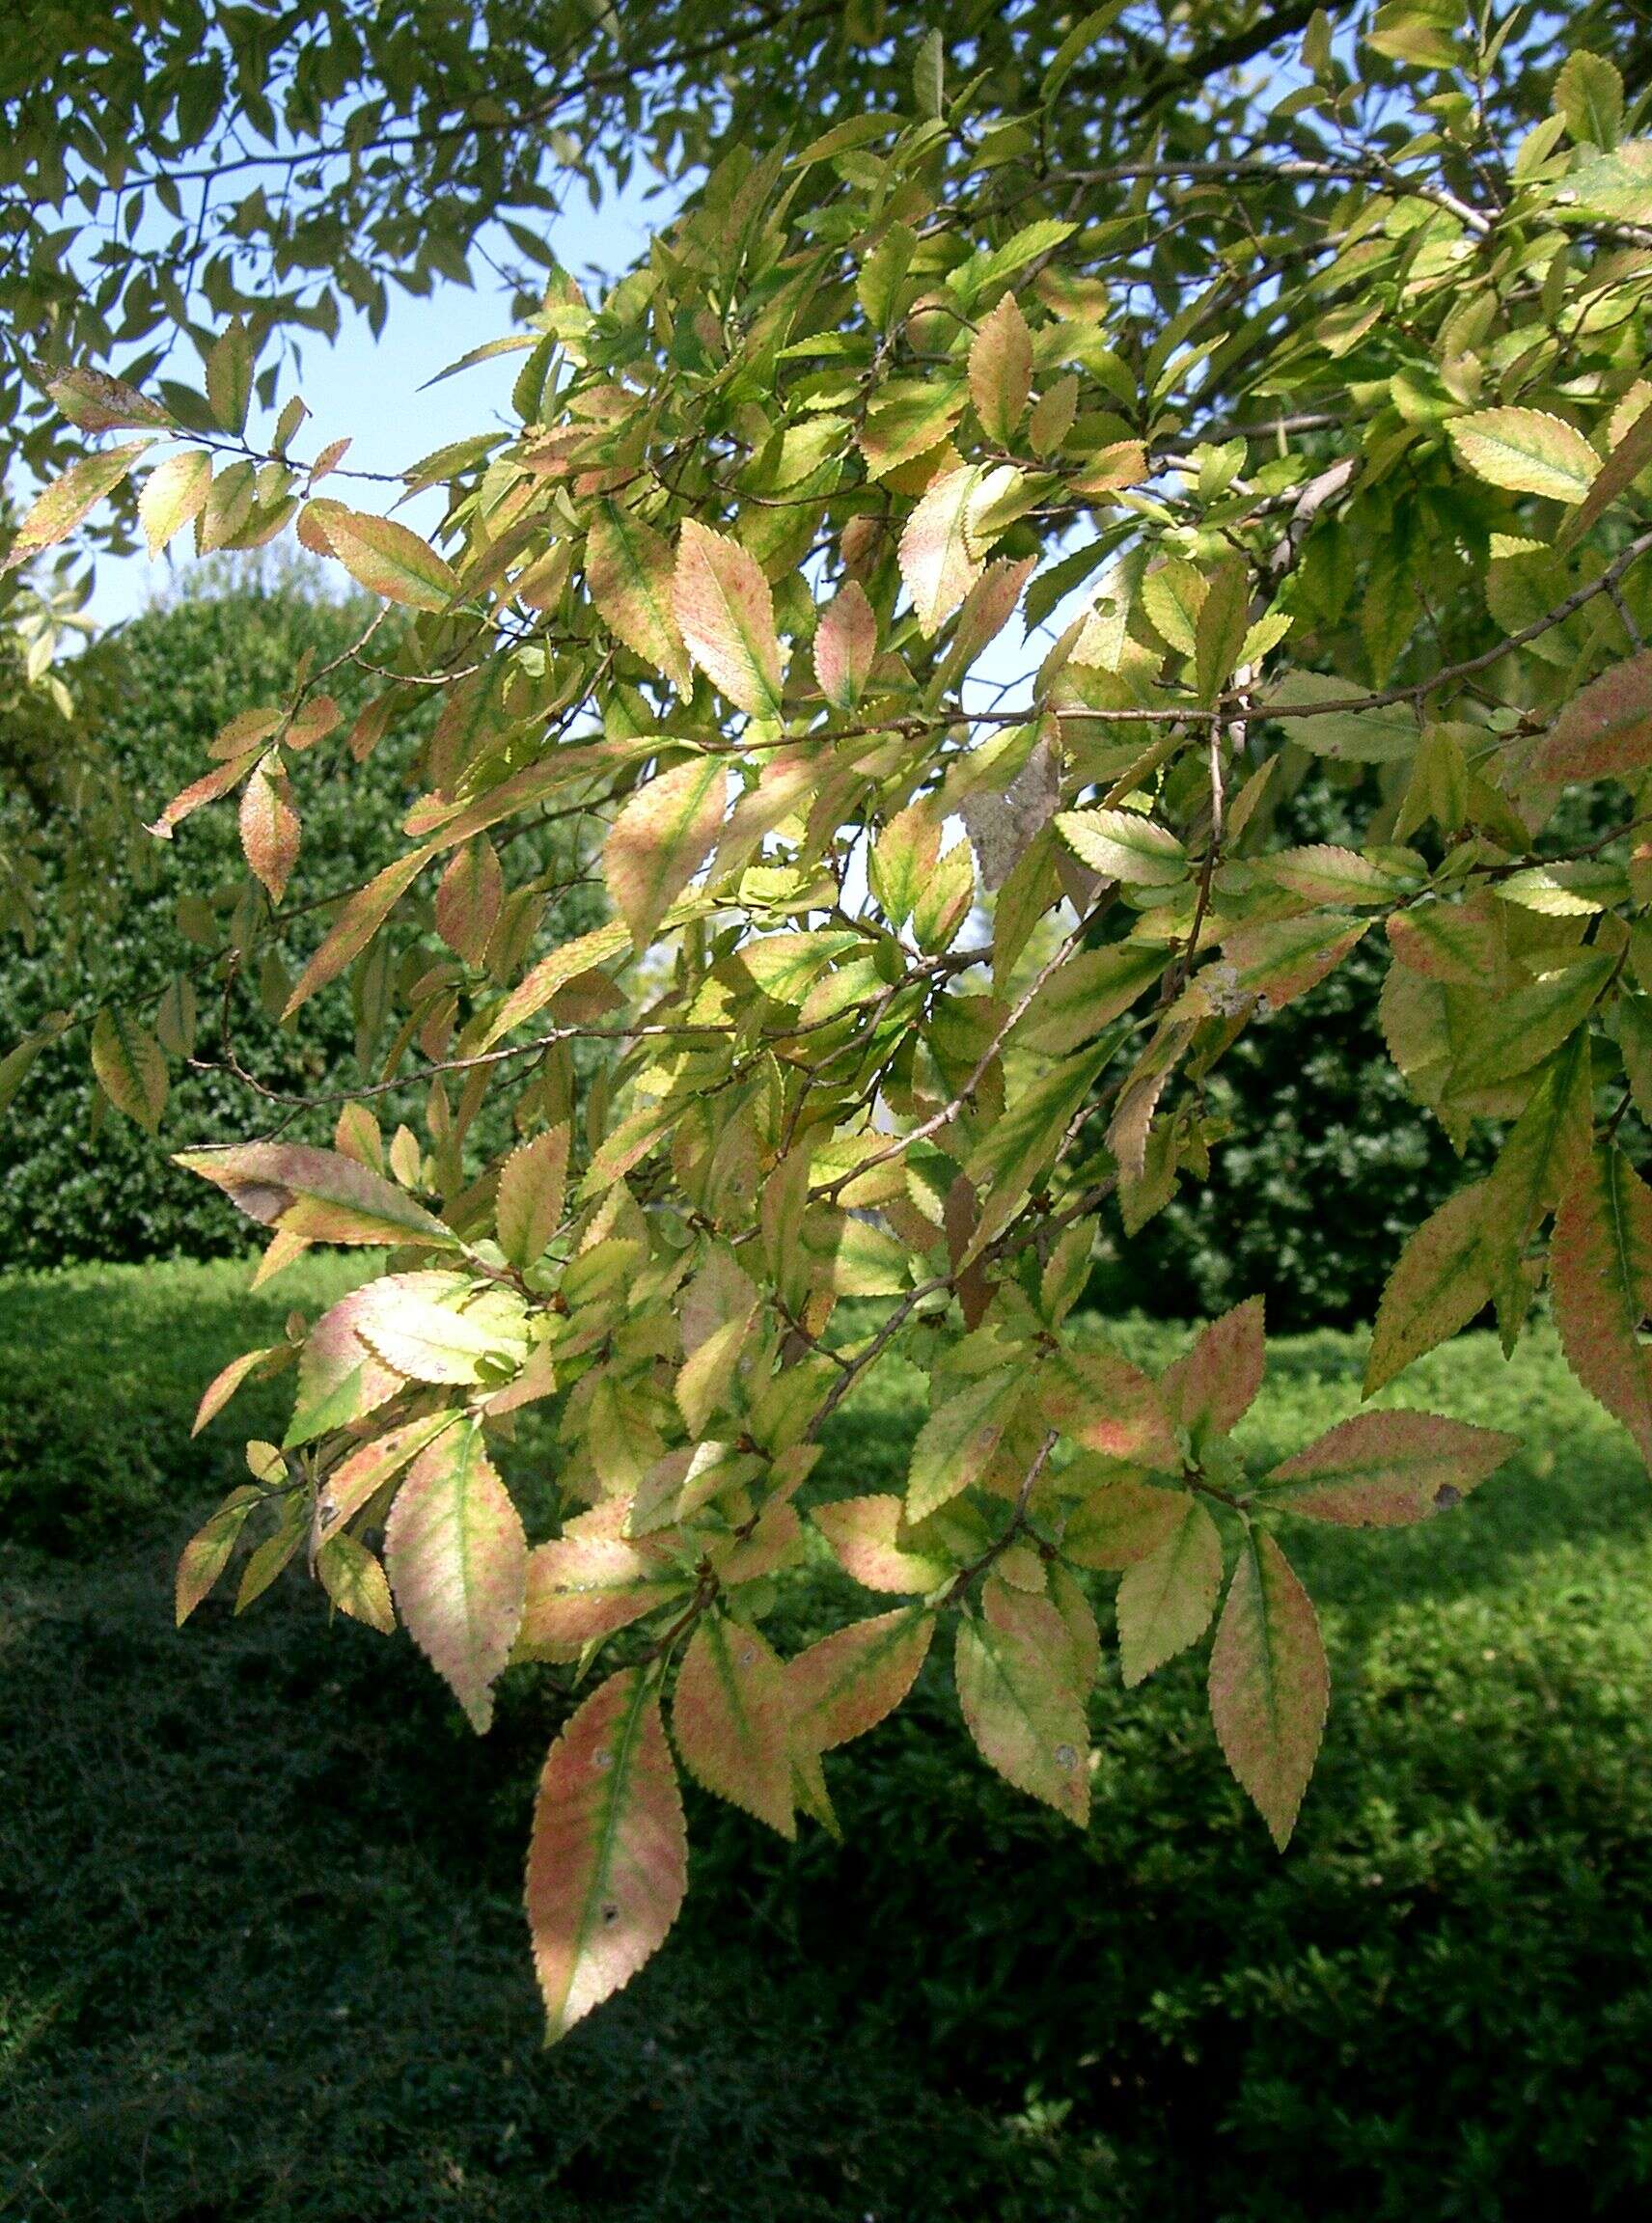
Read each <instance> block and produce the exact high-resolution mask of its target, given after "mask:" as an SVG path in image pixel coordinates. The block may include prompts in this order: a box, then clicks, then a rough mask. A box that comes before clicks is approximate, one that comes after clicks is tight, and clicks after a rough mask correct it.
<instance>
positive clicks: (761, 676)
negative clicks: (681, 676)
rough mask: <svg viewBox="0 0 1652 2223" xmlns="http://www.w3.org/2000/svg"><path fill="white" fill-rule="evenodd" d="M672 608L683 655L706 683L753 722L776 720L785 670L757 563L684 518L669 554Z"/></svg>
mask: <svg viewBox="0 0 1652 2223" xmlns="http://www.w3.org/2000/svg"><path fill="white" fill-rule="evenodd" d="M672 608H673V611H674V612H675V617H676V621H677V624H678V626H679V627H680V629H681V632H682V637H683V640H684V641H685V643H686V644H687V645H688V652H689V654H690V655H691V656H692V657H693V658H694V661H695V662H696V663H697V664H698V665H699V666H700V669H701V670H702V672H704V673H705V675H706V677H707V678H708V679H709V680H710V681H711V684H712V685H713V686H714V687H716V688H717V689H718V690H719V691H720V692H721V693H723V694H724V695H727V696H728V698H729V700H730V702H732V703H733V704H734V705H735V707H736V708H737V709H741V710H746V711H749V712H750V713H751V715H752V716H753V717H754V718H774V717H778V715H779V714H780V705H781V692H782V689H783V687H784V685H785V659H784V657H783V656H782V653H781V645H780V636H779V635H778V634H777V632H776V631H775V613H774V596H773V594H772V593H771V592H770V591H769V583H768V581H767V580H766V579H765V578H764V577H763V574H762V571H761V569H760V568H759V566H758V564H757V558H756V557H755V556H753V555H752V554H751V552H750V551H749V550H748V549H745V548H742V547H741V545H740V543H739V542H738V541H737V540H730V539H728V538H726V537H725V535H723V534H721V533H713V532H711V531H710V530H709V528H707V527H706V526H704V525H701V524H699V523H697V522H696V520H695V519H694V518H692V517H690V518H688V519H687V520H686V521H685V522H684V525H683V528H682V539H681V542H680V543H679V545H678V548H677V558H676V572H675V578H674V580H673V582H672Z"/></svg>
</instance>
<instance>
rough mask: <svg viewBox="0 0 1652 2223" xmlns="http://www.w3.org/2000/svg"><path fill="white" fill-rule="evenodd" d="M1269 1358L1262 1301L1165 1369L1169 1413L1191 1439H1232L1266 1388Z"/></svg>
mask: <svg viewBox="0 0 1652 2223" xmlns="http://www.w3.org/2000/svg"><path fill="white" fill-rule="evenodd" d="M1264 1357H1265V1355H1264V1350H1263V1340H1262V1300H1261V1298H1260V1297H1252V1298H1249V1299H1247V1301H1246V1302H1245V1303H1244V1304H1235V1305H1234V1307H1233V1309H1232V1311H1231V1312H1225V1313H1224V1314H1223V1315H1222V1317H1221V1319H1220V1320H1213V1321H1212V1322H1211V1323H1210V1325H1209V1327H1207V1328H1203V1329H1201V1330H1200V1331H1199V1333H1198V1340H1197V1341H1196V1342H1195V1344H1194V1347H1193V1349H1192V1350H1191V1351H1189V1352H1188V1353H1187V1354H1186V1356H1185V1357H1183V1358H1181V1359H1177V1360H1176V1361H1175V1363H1174V1365H1172V1366H1170V1367H1168V1368H1167V1369H1166V1371H1165V1376H1164V1379H1163V1380H1162V1381H1161V1382H1160V1384H1159V1393H1160V1395H1161V1397H1162V1398H1163V1399H1164V1403H1165V1410H1166V1411H1167V1412H1168V1413H1169V1414H1170V1418H1171V1419H1172V1420H1173V1421H1174V1423H1175V1425H1176V1426H1177V1427H1178V1428H1184V1429H1186V1431H1187V1433H1188V1434H1189V1435H1190V1436H1193V1437H1196V1438H1198V1437H1204V1436H1229V1435H1231V1434H1232V1432H1233V1430H1234V1429H1235V1428H1236V1427H1237V1426H1238V1424H1239V1422H1240V1421H1241V1420H1242V1419H1243V1418H1244V1417H1245V1415H1246V1413H1249V1412H1250V1410H1251V1407H1252V1406H1253V1404H1254V1402H1255V1399H1256V1392H1257V1390H1259V1389H1260V1388H1261V1386H1262V1368H1263V1364H1264Z"/></svg>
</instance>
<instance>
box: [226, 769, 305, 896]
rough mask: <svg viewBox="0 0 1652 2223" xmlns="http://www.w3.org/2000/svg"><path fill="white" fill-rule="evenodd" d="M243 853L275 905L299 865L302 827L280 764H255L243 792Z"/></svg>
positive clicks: (285, 890)
mask: <svg viewBox="0 0 1652 2223" xmlns="http://www.w3.org/2000/svg"><path fill="white" fill-rule="evenodd" d="M240 825H241V854H242V855H243V856H244V857H245V858H246V861H247V864H248V866H249V867H250V869H251V870H252V872H253V873H254V874H255V875H256V876H257V878H258V879H260V880H262V883H263V885H264V887H265V889H266V890H267V891H268V893H269V899H270V901H271V902H272V903H279V902H280V901H281V898H282V896H283V895H284V894H285V893H286V892H287V883H288V882H289V880H290V879H291V877H292V867H293V866H294V864H297V862H298V844H299V839H300V833H301V830H300V827H299V823H298V813H297V811H296V810H294V809H293V807H292V790H291V787H290V785H289V782H288V778H287V775H286V773H285V772H283V771H282V770H281V768H280V766H279V764H274V765H273V766H272V764H271V762H270V761H269V760H268V759H266V760H265V762H264V763H262V764H255V765H254V767H253V770H252V774H251V777H250V778H249V779H248V781H247V783H246V785H245V787H244V788H243V789H242V790H241V817H240Z"/></svg>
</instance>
